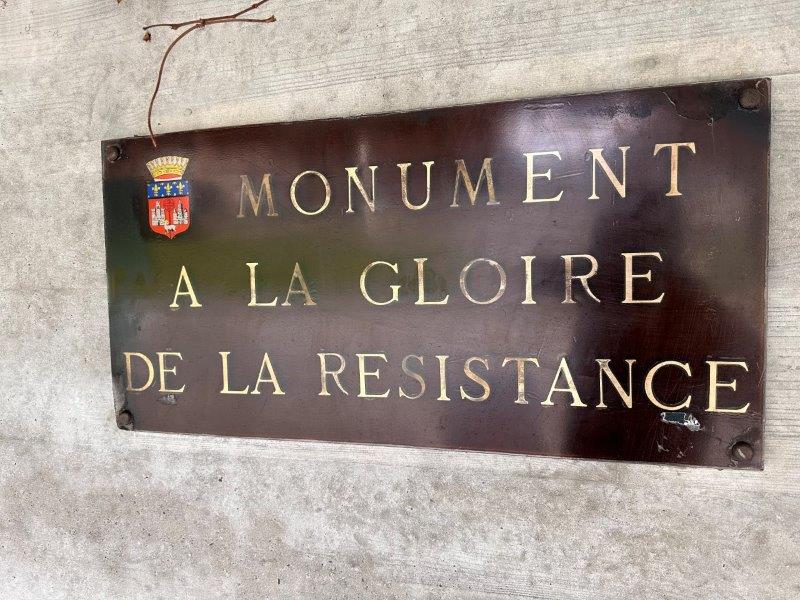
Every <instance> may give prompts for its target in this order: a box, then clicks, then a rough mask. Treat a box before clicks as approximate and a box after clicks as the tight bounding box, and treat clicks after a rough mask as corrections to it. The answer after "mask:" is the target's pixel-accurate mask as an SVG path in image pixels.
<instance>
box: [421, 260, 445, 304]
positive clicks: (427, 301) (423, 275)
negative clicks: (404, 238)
mask: <svg viewBox="0 0 800 600" xmlns="http://www.w3.org/2000/svg"><path fill="white" fill-rule="evenodd" d="M426 260H428V259H427V258H415V259H414V262H415V263H417V291H418V292H419V293H418V295H417V301H416V302H414V304H420V305H431V304H447V300H448V299H449V298H450V294H445V296H444V298H442V299H441V300H425V261H426Z"/></svg>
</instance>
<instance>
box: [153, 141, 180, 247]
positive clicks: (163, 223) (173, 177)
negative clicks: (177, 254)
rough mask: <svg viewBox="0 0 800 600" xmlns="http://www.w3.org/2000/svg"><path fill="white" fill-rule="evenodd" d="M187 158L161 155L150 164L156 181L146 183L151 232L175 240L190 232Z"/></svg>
mask: <svg viewBox="0 0 800 600" xmlns="http://www.w3.org/2000/svg"><path fill="white" fill-rule="evenodd" d="M187 164H189V159H188V158H182V157H180V156H162V157H160V158H155V159H153V160H151V161H150V162H148V163H147V168H148V170H149V171H150V174H151V175H152V176H153V181H151V182H150V183H148V184H147V209H148V214H149V217H150V229H152V230H153V231H155V232H156V233H160V234H161V235H165V236H167V237H168V238H169V239H172V238H174V237H175V236H176V235H178V234H179V233H183V232H184V231H186V230H187V229H189V182H188V181H186V180H185V179H183V172H184V171H185V170H186V165H187Z"/></svg>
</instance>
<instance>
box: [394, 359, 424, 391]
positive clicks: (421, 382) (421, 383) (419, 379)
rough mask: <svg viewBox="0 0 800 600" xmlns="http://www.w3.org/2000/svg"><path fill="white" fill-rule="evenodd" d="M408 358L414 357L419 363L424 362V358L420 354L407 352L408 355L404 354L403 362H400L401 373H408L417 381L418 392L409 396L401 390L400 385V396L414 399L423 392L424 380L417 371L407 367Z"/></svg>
mask: <svg viewBox="0 0 800 600" xmlns="http://www.w3.org/2000/svg"><path fill="white" fill-rule="evenodd" d="M409 358H416V359H417V360H418V361H419V364H420V365H423V364H424V361H425V359H424V358H423V357H422V356H417V355H416V354H409V355H408V356H406V357H405V358H404V359H403V362H402V363H401V366H402V368H403V373H405V374H406V375H408V376H409V377H411V378H412V379H415V380H416V381H417V382H418V383H419V392H418V393H417V394H415V395H413V396H409V395H408V394H406V393H405V391H403V387H402V386H401V387H400V388H399V392H400V397H401V398H410V399H411V400H416V399H417V398H419V397H420V396H422V394H424V393H425V380H424V379H423V378H422V375H420V374H419V373H415V372H414V371H412V370H411V369H409V367H408V359H409Z"/></svg>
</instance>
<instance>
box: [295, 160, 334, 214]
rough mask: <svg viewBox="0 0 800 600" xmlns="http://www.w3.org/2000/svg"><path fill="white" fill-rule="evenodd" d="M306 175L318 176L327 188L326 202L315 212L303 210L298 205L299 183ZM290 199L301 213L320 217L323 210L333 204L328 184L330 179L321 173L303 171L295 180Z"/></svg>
mask: <svg viewBox="0 0 800 600" xmlns="http://www.w3.org/2000/svg"><path fill="white" fill-rule="evenodd" d="M306 175H316V176H317V177H319V179H320V181H322V185H324V186H325V202H323V203H322V206H320V207H319V208H318V209H317V210H313V211H307V210H303V209H302V208H301V207H300V205H299V204H298V203H297V183H298V182H299V181H300V179H301V178H302V177H305V176H306ZM289 198H290V199H291V200H292V204H293V205H294V207H295V208H296V209H297V211H298V212H299V213H302V214H304V215H309V216H313V215H318V214H319V213H321V212H322V211H323V210H325V209H326V208H328V204H330V202H331V184H330V183H328V179H327V178H326V177H325V175H323V174H322V173H320V172H319V171H303V172H302V173H300V174H299V175H298V176H297V177H295V178H294V181H292V187H291V188H289Z"/></svg>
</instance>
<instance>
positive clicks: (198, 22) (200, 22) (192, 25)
mask: <svg viewBox="0 0 800 600" xmlns="http://www.w3.org/2000/svg"><path fill="white" fill-rule="evenodd" d="M266 2H267V0H261V2H256V3H255V4H253V5H251V6H249V7H247V8H245V9H242V10H240V11H239V12H236V13H233V14H230V15H222V16H220V17H209V18H206V19H193V20H191V21H183V22H181V23H155V24H153V25H146V26H145V27H143V28H142V29H144V30H145V31H146V32H147V30H148V29H153V28H154V27H169V28H170V29H180V28H181V27H187V26H188V27H189V28H188V29H187V30H186V31H183V32H181V34H180V35H179V36H178V37H176V38H175V39H174V40H173V42H172V43H171V44H170V45H169V46H168V47H167V49H166V51H165V52H164V56H163V57H162V58H161V65H160V66H159V68H158V77H157V78H156V87H155V89H154V90H153V95H152V96H151V97H150V106H149V107H148V109H147V129H148V131H149V132H150V141H151V142H153V147H154V148H158V144H157V143H156V136H155V134H154V133H153V124H152V119H153V105H154V104H155V101H156V96H157V95H158V90H159V89H160V88H161V79H162V77H163V76H164V66H165V65H166V63H167V57H169V54H170V52H172V49H173V48H174V47H175V45H176V44H177V43H178V42H179V41H181V40H182V39H183V38H185V37H186V36H187V35H189V34H190V33H191V32H192V31H194V30H196V29H202V28H203V27H205V26H206V25H217V24H219V23H274V22H275V16H274V15H273V16H270V17H267V18H266V19H251V18H247V19H240V18H239V17H241V16H242V15H244V14H247V13H249V12H250V11H253V10H255V9H257V8H259V7H260V6H261V5H262V4H265V3H266ZM149 35H150V34H149V32H147V33H146V34H145V38H144V39H145V41H149V37H148V36H149Z"/></svg>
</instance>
